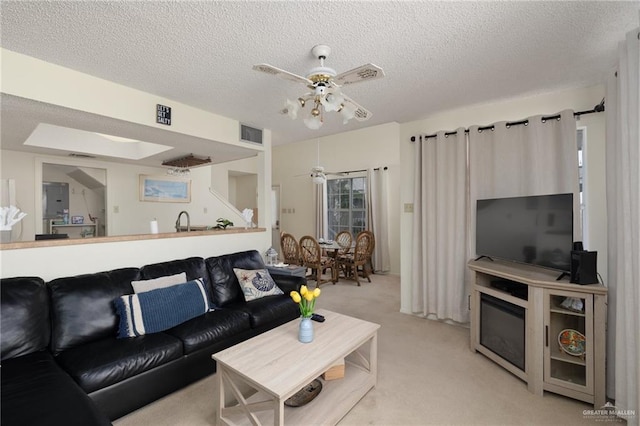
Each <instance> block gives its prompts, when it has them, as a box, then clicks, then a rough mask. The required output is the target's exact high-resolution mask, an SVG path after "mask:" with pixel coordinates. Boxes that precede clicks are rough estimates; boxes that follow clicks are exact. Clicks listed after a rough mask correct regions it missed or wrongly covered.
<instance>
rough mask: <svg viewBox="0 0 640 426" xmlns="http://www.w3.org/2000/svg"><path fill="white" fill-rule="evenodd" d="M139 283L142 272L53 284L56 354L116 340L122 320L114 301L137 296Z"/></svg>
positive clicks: (112, 273)
mask: <svg viewBox="0 0 640 426" xmlns="http://www.w3.org/2000/svg"><path fill="white" fill-rule="evenodd" d="M139 279H140V270H139V269H138V268H122V269H114V270H112V271H107V272H98V273H95V274H85V275H77V276H74V277H67V278H58V279H55V280H53V281H50V282H49V283H48V285H49V289H50V291H51V321H52V326H53V330H52V335H51V350H52V352H53V353H54V354H58V353H60V352H62V351H65V350H67V349H71V348H73V347H76V346H79V345H82V344H84V343H88V342H93V341H96V340H100V339H104V338H106V337H113V338H114V339H115V337H116V335H117V333H118V316H117V315H116V310H115V306H114V305H113V300H114V299H115V298H116V297H120V296H122V295H124V294H130V293H133V288H132V287H131V281H134V280H139Z"/></svg>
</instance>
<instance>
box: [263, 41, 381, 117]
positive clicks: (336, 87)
mask: <svg viewBox="0 0 640 426" xmlns="http://www.w3.org/2000/svg"><path fill="white" fill-rule="evenodd" d="M311 53H312V54H313V56H314V57H316V58H318V60H320V66H319V67H314V68H312V69H311V70H310V71H309V72H308V74H307V76H306V77H302V76H299V75H297V74H293V73H291V72H289V71H285V70H283V69H280V68H277V67H274V66H273V65H269V64H257V65H254V66H253V69H254V70H256V71H261V72H264V73H267V74H271V75H275V76H277V77H280V78H283V79H285V80H289V81H293V82H295V83H302V84H304V85H305V86H307V87H308V88H309V89H311V91H310V92H307V93H305V94H304V95H302V96H300V97H299V98H298V99H297V100H295V101H292V100H289V99H287V101H286V103H285V107H284V109H283V110H282V112H283V113H286V114H288V115H289V117H290V118H291V119H294V120H295V119H296V118H297V116H298V111H299V110H300V108H304V107H305V105H306V104H307V103H309V102H311V103H312V105H313V107H312V109H311V113H310V115H309V117H307V118H305V119H304V124H305V125H306V126H307V127H308V128H310V129H319V128H320V126H322V124H323V122H324V117H323V113H324V112H331V111H336V112H339V113H340V114H341V115H342V118H343V124H347V122H348V121H349V120H351V119H352V118H355V119H356V120H358V121H365V120H368V119H369V118H371V116H372V114H371V112H370V111H369V110H367V109H365V108H364V107H362V106H361V105H359V104H357V103H356V102H355V101H354V100H353V99H351V98H349V97H348V96H346V95H345V94H344V93H342V91H341V90H340V88H341V87H342V86H344V85H349V84H354V83H358V82H361V81H368V80H375V79H378V78H382V77H384V71H383V70H382V68H380V67H378V66H376V65H373V64H364V65H360V66H359V67H356V68H354V69H352V70H349V71H345V72H343V73H340V74H338V73H336V71H335V70H334V69H333V68H329V67H326V66H325V65H324V60H325V59H327V56H329V53H331V48H329V46H326V45H324V44H319V45H317V46H314V47H313V49H311Z"/></svg>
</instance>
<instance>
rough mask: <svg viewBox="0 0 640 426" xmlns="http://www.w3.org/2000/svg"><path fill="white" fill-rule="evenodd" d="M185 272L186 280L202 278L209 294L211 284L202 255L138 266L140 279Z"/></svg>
mask: <svg viewBox="0 0 640 426" xmlns="http://www.w3.org/2000/svg"><path fill="white" fill-rule="evenodd" d="M182 272H184V273H186V274H187V279H186V280H185V282H186V281H193V280H197V279H198V278H202V281H203V282H204V288H205V290H206V291H207V293H208V294H209V295H211V284H210V283H209V276H208V274H207V268H206V267H205V264H204V259H203V258H202V257H189V258H187V259H178V260H170V261H168V262H160V263H153V264H150V265H145V266H143V267H142V268H140V274H141V277H142V278H141V279H143V280H150V279H154V278H160V277H167V276H171V275H176V274H179V273H182Z"/></svg>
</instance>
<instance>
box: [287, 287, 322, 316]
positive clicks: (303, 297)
mask: <svg viewBox="0 0 640 426" xmlns="http://www.w3.org/2000/svg"><path fill="white" fill-rule="evenodd" d="M289 295H290V296H291V298H292V299H293V301H294V302H296V303H297V304H298V305H299V306H300V314H301V315H302V317H303V318H311V315H312V314H313V308H314V307H315V306H316V299H317V298H318V296H320V289H319V288H316V289H314V290H313V291H311V290H309V289H308V288H307V286H306V285H303V286H302V287H300V293H298V292H297V291H292V292H291V293H289Z"/></svg>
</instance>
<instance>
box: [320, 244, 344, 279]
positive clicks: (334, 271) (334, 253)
mask: <svg viewBox="0 0 640 426" xmlns="http://www.w3.org/2000/svg"><path fill="white" fill-rule="evenodd" d="M318 245H319V246H320V249H321V250H325V251H326V252H327V255H328V256H329V257H330V258H332V259H333V264H334V267H333V268H331V281H333V282H334V283H336V282H337V281H338V279H339V277H340V274H339V270H338V253H339V252H340V250H342V249H344V247H343V246H341V245H340V244H338V242H337V241H334V240H322V239H318Z"/></svg>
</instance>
